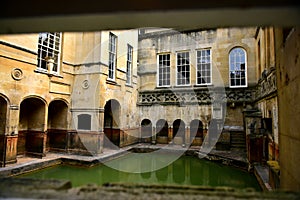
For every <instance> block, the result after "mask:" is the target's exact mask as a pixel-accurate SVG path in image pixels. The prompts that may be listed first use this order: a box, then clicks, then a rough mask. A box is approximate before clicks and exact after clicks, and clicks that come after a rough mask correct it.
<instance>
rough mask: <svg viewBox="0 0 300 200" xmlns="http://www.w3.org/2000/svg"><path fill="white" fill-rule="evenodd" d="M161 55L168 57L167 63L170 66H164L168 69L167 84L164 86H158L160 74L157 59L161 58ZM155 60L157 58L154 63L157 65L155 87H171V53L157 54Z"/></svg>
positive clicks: (158, 60)
mask: <svg viewBox="0 0 300 200" xmlns="http://www.w3.org/2000/svg"><path fill="white" fill-rule="evenodd" d="M163 55H165V56H169V63H170V64H169V66H166V68H167V67H168V68H169V84H165V85H164V84H162V85H160V79H159V75H160V72H159V69H160V64H159V63H160V59H159V57H160V56H163ZM156 58H157V59H156V62H157V64H156V66H157V76H156V86H157V87H161V88H162V87H171V53H159V54H157V57H156ZM162 61H163V60H162ZM163 66H164V65H163ZM163 75H164V74H163ZM164 81H165V79H163V80H162V82H164Z"/></svg>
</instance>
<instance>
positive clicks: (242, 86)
mask: <svg viewBox="0 0 300 200" xmlns="http://www.w3.org/2000/svg"><path fill="white" fill-rule="evenodd" d="M236 49H241V50H242V51H243V53H244V61H245V63H244V64H245V69H244V70H241V69H239V70H236V69H235V70H231V54H232V52H233V51H234V50H236ZM228 58H229V73H228V76H229V81H228V82H229V87H230V88H245V87H248V77H247V72H248V70H247V68H248V62H247V51H246V50H245V49H244V48H243V47H240V46H236V47H233V48H232V49H231V50H230V51H229V54H228ZM235 63H236V62H235ZM241 64H242V63H241ZM235 65H236V64H235ZM237 71H240V72H243V71H244V73H245V77H244V78H245V84H244V85H242V84H240V85H232V84H231V79H232V78H231V72H237ZM240 76H242V75H240ZM234 80H238V79H237V78H236V77H235V78H234ZM241 81H242V77H241V78H240V82H241Z"/></svg>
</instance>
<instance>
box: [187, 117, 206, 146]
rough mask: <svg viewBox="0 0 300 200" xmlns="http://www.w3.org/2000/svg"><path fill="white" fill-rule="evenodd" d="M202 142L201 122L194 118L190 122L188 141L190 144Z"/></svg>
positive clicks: (200, 143)
mask: <svg viewBox="0 0 300 200" xmlns="http://www.w3.org/2000/svg"><path fill="white" fill-rule="evenodd" d="M202 142H203V123H202V122H201V121H200V120H198V119H194V120H193V121H191V124H190V143H191V145H202Z"/></svg>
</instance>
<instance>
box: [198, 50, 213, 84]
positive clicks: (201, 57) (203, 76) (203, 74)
mask: <svg viewBox="0 0 300 200" xmlns="http://www.w3.org/2000/svg"><path fill="white" fill-rule="evenodd" d="M207 84H211V51H210V49H204V50H199V51H197V85H207Z"/></svg>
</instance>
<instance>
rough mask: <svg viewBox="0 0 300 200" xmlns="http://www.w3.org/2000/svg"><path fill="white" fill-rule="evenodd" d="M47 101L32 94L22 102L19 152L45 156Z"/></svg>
mask: <svg viewBox="0 0 300 200" xmlns="http://www.w3.org/2000/svg"><path fill="white" fill-rule="evenodd" d="M45 115H46V101H45V100H43V99H42V98H40V97H35V96H30V97H27V98H25V99H23V101H22V102H21V104H20V117H19V135H18V147H17V148H18V154H19V155H20V154H30V155H35V156H44V154H45V145H44V144H45V141H44V140H45V139H46V135H45V123H46V122H45Z"/></svg>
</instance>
